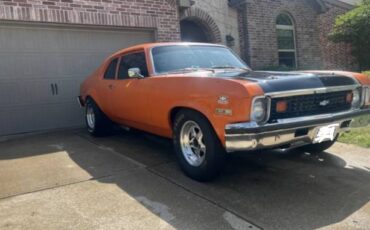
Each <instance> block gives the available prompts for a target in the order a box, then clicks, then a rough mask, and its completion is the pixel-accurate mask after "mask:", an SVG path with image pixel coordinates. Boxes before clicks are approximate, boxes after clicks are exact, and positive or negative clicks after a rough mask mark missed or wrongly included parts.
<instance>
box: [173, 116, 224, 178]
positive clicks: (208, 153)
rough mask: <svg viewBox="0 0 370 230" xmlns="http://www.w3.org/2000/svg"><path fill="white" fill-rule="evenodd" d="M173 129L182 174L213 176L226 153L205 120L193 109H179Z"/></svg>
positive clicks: (219, 168)
mask: <svg viewBox="0 0 370 230" xmlns="http://www.w3.org/2000/svg"><path fill="white" fill-rule="evenodd" d="M173 129H174V137H173V142H174V147H175V151H176V155H177V158H178V161H179V164H180V167H181V169H182V170H183V171H184V172H185V174H186V175H187V176H189V177H191V178H193V179H195V180H198V181H208V180H211V179H213V178H215V177H216V176H217V175H218V174H219V172H220V170H221V168H222V166H223V164H224V162H225V156H226V153H225V150H224V148H223V146H222V145H221V143H220V141H219V139H218V137H217V135H216V133H215V131H214V130H213V127H212V126H211V124H210V123H209V121H208V120H207V119H206V118H205V117H204V116H203V115H201V114H199V113H197V112H195V111H191V110H182V111H180V112H178V114H177V116H176V118H175V122H174V127H173Z"/></svg>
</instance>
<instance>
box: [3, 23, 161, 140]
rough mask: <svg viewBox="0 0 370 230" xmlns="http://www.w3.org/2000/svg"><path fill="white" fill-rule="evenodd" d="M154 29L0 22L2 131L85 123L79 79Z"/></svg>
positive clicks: (149, 37) (147, 38)
mask: <svg viewBox="0 0 370 230" xmlns="http://www.w3.org/2000/svg"><path fill="white" fill-rule="evenodd" d="M153 40H154V35H153V32H152V31H137V30H110V29H104V30H103V29H86V28H77V27H74V28H71V27H59V26H58V27H57V26H54V27H53V26H40V25H1V26H0V136H1V135H9V134H16V133H24V132H32V131H38V130H47V129H55V128H64V127H75V126H80V125H83V113H82V110H81V109H80V108H79V106H78V104H77V102H76V96H77V95H78V93H79V85H80V83H81V82H82V81H83V80H84V79H85V78H86V77H87V76H88V75H89V74H91V73H92V72H93V71H94V70H95V69H96V68H97V67H98V66H99V64H101V62H102V61H103V59H104V58H105V57H107V56H108V55H109V54H111V53H112V52H114V51H117V50H119V49H121V48H125V47H128V46H131V45H134V44H138V43H144V42H150V41H153Z"/></svg>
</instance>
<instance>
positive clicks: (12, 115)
mask: <svg viewBox="0 0 370 230" xmlns="http://www.w3.org/2000/svg"><path fill="white" fill-rule="evenodd" d="M69 111H78V112H74V113H70V112H69ZM0 117H2V118H4V119H1V120H0V127H1V129H0V135H7V134H11V133H25V132H34V131H41V130H49V129H56V128H64V127H76V126H80V125H81V124H83V111H82V110H81V109H80V108H79V106H78V105H77V103H71V102H69V103H60V104H45V105H25V106H18V107H13V108H11V109H0ZM35 123H37V124H38V125H37V126H35Z"/></svg>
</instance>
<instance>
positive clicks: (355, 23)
mask: <svg viewBox="0 0 370 230" xmlns="http://www.w3.org/2000/svg"><path fill="white" fill-rule="evenodd" d="M329 39H330V40H332V41H333V42H345V43H348V44H351V46H352V55H353V56H354V57H355V58H356V59H357V61H358V64H359V67H360V69H361V70H366V69H370V0H363V1H362V3H361V4H359V5H358V6H356V7H355V8H354V9H353V10H351V11H348V12H347V13H346V14H344V15H341V16H339V17H337V18H336V21H335V25H334V29H333V31H332V33H331V34H330V35H329Z"/></svg>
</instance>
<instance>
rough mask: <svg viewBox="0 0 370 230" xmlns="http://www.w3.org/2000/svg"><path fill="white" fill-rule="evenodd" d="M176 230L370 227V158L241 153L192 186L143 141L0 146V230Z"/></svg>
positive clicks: (131, 135)
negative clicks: (218, 174)
mask: <svg viewBox="0 0 370 230" xmlns="http://www.w3.org/2000/svg"><path fill="white" fill-rule="evenodd" d="M173 228H175V229H317V228H323V229H370V150H369V149H362V148H358V147H354V146H349V145H344V144H336V145H335V146H334V147H333V148H331V149H330V150H329V151H327V152H325V153H322V154H320V155H319V156H311V155H308V154H305V153H301V152H292V153H289V154H281V153H278V152H262V153H256V154H254V155H250V154H248V155H247V154H238V155H233V156H232V157H230V159H229V161H228V163H227V166H226V169H225V171H224V173H223V174H222V175H221V177H220V178H219V179H218V180H216V181H213V182H210V183H198V182H195V181H192V180H190V179H188V178H187V177H185V176H184V175H183V174H182V173H181V172H180V170H179V168H178V167H177V164H176V162H175V159H174V155H173V151H172V146H171V142H170V141H168V140H164V139H161V138H157V137H154V136H150V135H147V134H144V133H137V132H120V133H118V134H117V135H114V136H110V137H106V138H92V137H90V136H89V135H88V134H87V133H85V132H84V131H83V130H72V131H63V132H57V133H49V134H41V135H32V136H28V137H22V138H18V139H14V140H8V141H3V142H0V229H135V230H136V229H173Z"/></svg>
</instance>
